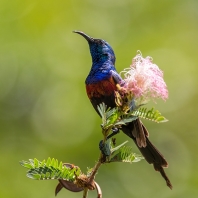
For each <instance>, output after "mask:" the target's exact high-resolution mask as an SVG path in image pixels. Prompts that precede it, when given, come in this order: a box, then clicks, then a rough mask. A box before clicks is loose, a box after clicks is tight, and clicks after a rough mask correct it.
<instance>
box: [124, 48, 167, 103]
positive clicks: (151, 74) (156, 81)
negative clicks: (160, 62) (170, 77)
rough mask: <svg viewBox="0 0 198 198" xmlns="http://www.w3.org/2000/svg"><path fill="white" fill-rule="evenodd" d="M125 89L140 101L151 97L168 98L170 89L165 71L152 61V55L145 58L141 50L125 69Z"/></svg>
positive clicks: (142, 101) (145, 100)
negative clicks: (164, 75)
mask: <svg viewBox="0 0 198 198" xmlns="http://www.w3.org/2000/svg"><path fill="white" fill-rule="evenodd" d="M123 72H124V76H125V79H124V80H125V82H126V84H125V89H126V91H127V92H131V93H132V95H133V97H134V99H135V101H136V102H138V103H141V104H142V103H144V102H147V101H148V100H150V99H153V100H154V99H155V98H162V99H163V100H166V99H167V98H168V90H167V86H166V83H165V82H164V79H163V72H162V71H161V70H160V69H159V67H158V66H157V65H156V64H154V63H153V62H152V58H151V57H146V58H143V57H142V54H141V53H140V52H139V53H138V54H137V55H136V56H135V57H134V58H133V60H132V64H131V65H130V68H128V69H125V70H124V71H123Z"/></svg>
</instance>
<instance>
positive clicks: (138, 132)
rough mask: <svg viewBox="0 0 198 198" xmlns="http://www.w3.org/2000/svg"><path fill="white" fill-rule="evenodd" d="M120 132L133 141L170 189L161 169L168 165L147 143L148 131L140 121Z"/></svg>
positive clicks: (149, 143)
mask: <svg viewBox="0 0 198 198" xmlns="http://www.w3.org/2000/svg"><path fill="white" fill-rule="evenodd" d="M122 131H123V132H124V133H125V134H126V135H128V136H129V137H130V138H132V139H133V140H134V142H135V144H136V145H137V147H138V149H139V150H140V152H141V153H142V155H143V156H144V158H145V160H146V161H147V162H148V163H149V164H153V166H154V169H155V170H156V171H159V172H160V173H161V175H162V177H163V178H164V179H165V181H166V184H167V186H168V187H169V188H170V189H172V184H171V182H170V180H169V178H168V177H167V175H166V173H165V172H164V169H163V167H168V163H167V161H166V160H165V159H164V156H163V155H162V154H161V153H160V152H159V151H158V149H157V148H156V147H155V146H154V145H153V144H152V143H151V142H150V141H149V139H148V136H149V134H148V131H147V129H146V128H145V126H144V125H143V124H142V123H141V121H140V120H139V119H137V120H135V121H133V122H131V123H129V124H128V125H126V126H122Z"/></svg>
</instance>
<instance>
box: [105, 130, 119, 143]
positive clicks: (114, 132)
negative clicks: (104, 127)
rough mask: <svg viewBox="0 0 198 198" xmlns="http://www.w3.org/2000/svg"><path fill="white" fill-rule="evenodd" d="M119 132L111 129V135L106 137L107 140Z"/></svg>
mask: <svg viewBox="0 0 198 198" xmlns="http://www.w3.org/2000/svg"><path fill="white" fill-rule="evenodd" d="M119 132H120V129H118V128H112V133H111V134H110V135H108V136H107V140H108V139H109V138H112V137H113V136H114V135H116V134H118V133H119Z"/></svg>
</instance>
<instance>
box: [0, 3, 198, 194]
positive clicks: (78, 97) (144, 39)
mask: <svg viewBox="0 0 198 198" xmlns="http://www.w3.org/2000/svg"><path fill="white" fill-rule="evenodd" d="M197 7H198V1H197V0H188V1H185V0H166V1H157V0H140V1H137V0H122V1H118V0H108V1H105V0H100V1H98V0H95V1H93V0H84V1H79V0H72V1H69V0H68V1H63V0H57V1H52V0H48V1H46V0H43V1H38V0H35V1H30V0H27V1H25V0H18V1H14V0H10V1H5V0H1V1H0V25H1V28H0V129H1V133H0V151H1V159H2V162H1V163H0V174H1V177H0V183H1V185H0V197H7V198H12V197H13V198H14V197H37V198H40V197H49V198H51V197H54V187H55V185H56V183H55V182H53V181H51V182H45V181H36V182H34V181H32V180H29V179H28V178H26V177H24V170H23V168H21V166H20V165H19V163H18V162H19V161H20V160H22V159H28V158H34V157H37V158H39V159H44V158H47V157H49V156H53V157H55V158H57V159H59V160H60V161H63V162H68V161H69V162H72V163H74V164H78V165H79V166H80V167H84V170H86V168H87V166H91V164H94V161H95V160H97V159H96V158H97V153H99V151H98V143H99V141H100V139H101V137H102V136H101V129H100V127H99V125H100V119H99V117H98V116H97V115H96V113H95V111H94V110H93V109H92V106H91V105H90V103H89V101H88V99H87V96H86V93H85V88H84V80H85V78H86V75H87V74H88V72H89V69H90V66H91V58H90V54H89V51H88V45H87V43H86V42H85V41H84V40H83V39H82V38H81V37H79V36H77V35H75V34H73V33H72V30H75V29H78V30H82V31H84V32H86V33H87V34H89V35H91V36H93V37H96V38H103V39H105V40H107V41H108V42H109V43H110V44H111V45H112V47H113V48H114V50H115V53H116V56H117V62H116V67H117V70H118V71H121V70H123V68H125V67H128V66H129V65H130V63H131V59H132V57H134V56H135V55H136V52H137V50H141V52H142V54H143V56H148V55H149V56H152V57H153V59H154V62H155V63H156V64H157V65H159V67H160V68H161V69H162V70H163V71H164V75H165V80H166V83H167V85H168V88H169V100H168V101H167V102H166V103H164V102H161V101H160V102H158V105H156V108H157V109H159V110H160V112H162V113H163V115H164V116H165V117H166V118H168V119H169V122H168V123H164V124H160V125H158V124H156V123H151V122H147V121H144V123H145V124H146V126H147V128H148V130H149V131H150V138H151V140H152V141H153V143H154V144H155V145H156V146H157V147H158V148H159V149H160V151H161V152H162V153H163V154H164V155H165V156H166V159H167V160H168V162H169V164H170V167H169V168H168V169H167V170H166V172H167V174H168V175H169V177H170V180H171V181H172V183H173V190H172V191H171V190H169V189H168V188H167V187H166V185H165V183H164V181H163V180H162V178H161V177H160V175H159V174H157V173H155V172H154V171H153V168H152V167H151V166H149V165H148V164H147V163H146V162H145V161H142V162H140V163H137V164H133V166H131V165H127V164H114V163H113V164H110V165H108V166H103V167H102V168H101V170H100V174H99V175H98V176H97V181H98V182H99V183H100V184H101V188H102V189H103V195H104V197H109V198H111V197H120V196H124V197H134V198H136V197H145V196H147V197H152V198H155V197H156V198H157V197H160V198H177V197H180V198H186V197H192V198H193V197H197V194H198V188H197V185H198V175H197V174H196V169H197V166H198V160H197V159H196V154H197V152H196V151H197V139H198V133H197V130H198V126H197V119H198V116H197V114H196V112H197V108H198V105H197V99H198V92H197V86H198V78H197V74H198V67H197V62H198V56H197V46H198V36H197V35H198V26H197V24H198V11H197ZM151 106H153V104H151ZM87 115H89V117H88V116H87ZM117 139H118V140H117V141H122V140H126V136H124V135H123V134H119V135H118V136H117ZM131 144H132V145H133V143H132V142H131ZM133 148H134V149H135V146H134V145H133ZM137 152H138V151H137ZM9 164H12V165H15V169H12V170H10V166H9ZM123 169H124V170H125V171H123ZM8 172H9V174H8ZM130 172H131V173H132V175H133V177H131V176H130ZM38 189H39V191H38ZM156 189H158V190H157V191H156ZM58 196H59V197H67V196H68V197H71V196H72V197H76V198H77V197H79V196H80V194H78V193H76V194H73V193H72V194H71V193H70V192H68V191H61V192H60V194H59V195H58ZM89 196H90V197H92V196H95V194H92V192H91V193H90V195H89Z"/></svg>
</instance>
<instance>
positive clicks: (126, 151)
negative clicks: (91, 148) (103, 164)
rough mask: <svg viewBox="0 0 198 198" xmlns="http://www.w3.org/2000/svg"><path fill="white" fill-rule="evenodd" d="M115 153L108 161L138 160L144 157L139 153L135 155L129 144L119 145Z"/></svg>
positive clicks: (130, 161)
mask: <svg viewBox="0 0 198 198" xmlns="http://www.w3.org/2000/svg"><path fill="white" fill-rule="evenodd" d="M115 153H116V154H114V155H112V156H111V158H110V161H109V162H128V163H132V162H138V161H140V160H141V159H144V158H143V157H141V156H140V155H136V154H135V153H133V152H132V147H129V146H121V147H120V148H119V149H118V150H117V152H115Z"/></svg>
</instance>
